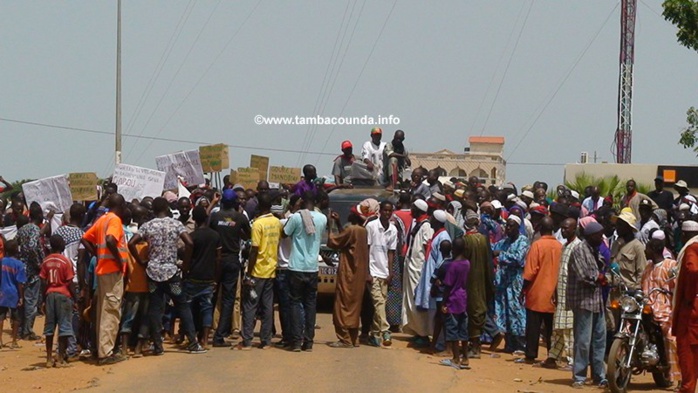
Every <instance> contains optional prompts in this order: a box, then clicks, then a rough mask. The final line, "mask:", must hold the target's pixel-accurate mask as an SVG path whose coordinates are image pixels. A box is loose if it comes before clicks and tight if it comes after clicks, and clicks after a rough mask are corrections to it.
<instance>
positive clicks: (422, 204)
mask: <svg viewBox="0 0 698 393" xmlns="http://www.w3.org/2000/svg"><path fill="white" fill-rule="evenodd" d="M413 205H414V207H416V208H417V209H419V210H421V211H423V212H424V213H426V212H427V210H429V205H427V203H426V202H425V201H424V200H423V199H417V200H416V201H414V203H413Z"/></svg>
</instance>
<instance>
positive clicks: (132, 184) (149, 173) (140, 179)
mask: <svg viewBox="0 0 698 393" xmlns="http://www.w3.org/2000/svg"><path fill="white" fill-rule="evenodd" d="M112 182H113V183H114V184H116V185H117V187H119V189H118V191H119V194H121V195H122V196H123V197H124V199H125V200H126V201H127V202H130V201H132V200H134V199H143V198H145V197H147V196H150V197H153V198H155V197H159V196H160V195H162V189H163V184H164V183H165V172H161V171H156V170H155V169H149V168H142V167H139V166H135V165H128V164H119V165H117V166H116V168H114V177H113V178H112Z"/></svg>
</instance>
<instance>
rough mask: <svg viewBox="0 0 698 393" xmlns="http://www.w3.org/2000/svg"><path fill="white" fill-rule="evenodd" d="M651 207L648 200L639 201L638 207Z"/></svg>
mask: <svg viewBox="0 0 698 393" xmlns="http://www.w3.org/2000/svg"><path fill="white" fill-rule="evenodd" d="M643 206H645V207H652V202H651V201H650V200H649V199H643V200H641V201H640V207H643Z"/></svg>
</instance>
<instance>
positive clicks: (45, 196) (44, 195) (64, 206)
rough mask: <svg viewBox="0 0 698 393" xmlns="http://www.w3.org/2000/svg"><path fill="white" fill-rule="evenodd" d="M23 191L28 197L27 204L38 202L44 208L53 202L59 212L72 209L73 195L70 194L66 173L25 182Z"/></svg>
mask: <svg viewBox="0 0 698 393" xmlns="http://www.w3.org/2000/svg"><path fill="white" fill-rule="evenodd" d="M22 191H23V192H24V197H25V198H26V199H27V204H31V203H32V202H37V203H39V204H40V205H41V207H42V208H43V209H44V210H46V208H47V207H48V206H50V205H51V204H53V206H54V208H55V209H58V212H64V211H66V210H68V209H70V205H72V204H73V197H72V196H71V195H70V187H69V186H68V179H66V178H65V175H58V176H53V177H47V178H45V179H39V180H34V181H31V182H28V183H24V184H22Z"/></svg>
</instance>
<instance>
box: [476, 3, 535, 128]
mask: <svg viewBox="0 0 698 393" xmlns="http://www.w3.org/2000/svg"><path fill="white" fill-rule="evenodd" d="M534 1H535V0H531V5H530V6H529V7H528V11H527V12H526V17H525V18H524V21H523V23H522V24H521V30H519V35H518V37H516V42H515V43H514V49H512V50H511V56H509V61H508V62H507V66H506V67H505V68H504V75H502V79H501V80H500V81H499V86H497V92H496V93H495V94H494V100H492V105H491V106H490V110H489V112H487V117H486V118H485V124H483V125H482V130H480V136H482V134H484V133H485V128H487V123H488V122H489V121H490V116H492V110H494V106H495V104H497V98H499V92H500V91H501V90H502V85H503V84H504V80H505V79H506V78H507V73H508V72H509V66H510V65H511V61H512V60H513V59H514V54H515V53H516V48H518V47H519V41H520V40H521V36H522V35H523V31H524V29H525V28H526V22H528V16H529V15H530V14H531V9H533V2H534Z"/></svg>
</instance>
